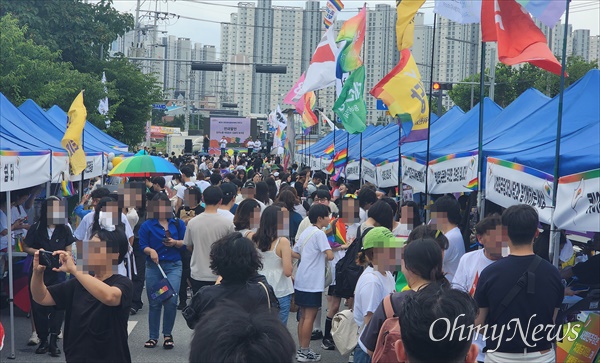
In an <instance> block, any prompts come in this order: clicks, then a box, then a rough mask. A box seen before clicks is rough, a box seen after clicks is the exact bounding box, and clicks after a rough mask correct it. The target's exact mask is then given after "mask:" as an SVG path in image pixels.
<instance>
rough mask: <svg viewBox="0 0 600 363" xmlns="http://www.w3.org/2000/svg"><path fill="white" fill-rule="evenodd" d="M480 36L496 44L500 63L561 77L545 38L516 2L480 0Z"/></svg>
mask: <svg viewBox="0 0 600 363" xmlns="http://www.w3.org/2000/svg"><path fill="white" fill-rule="evenodd" d="M481 34H482V39H483V41H484V42H498V60H500V62H502V63H504V64H506V65H509V66H512V65H515V64H519V63H524V62H529V63H531V64H533V65H534V66H536V67H540V68H542V69H545V70H547V71H549V72H552V73H554V74H558V75H560V71H561V64H560V62H559V61H558V60H557V59H556V57H555V56H554V54H552V51H551V50H550V48H548V43H547V41H546V37H545V36H544V34H543V33H542V31H541V30H540V29H539V28H538V27H537V26H536V25H535V23H534V22H533V20H532V19H531V17H530V16H529V13H527V11H525V9H523V8H522V7H521V5H519V4H518V3H517V2H516V1H515V0H483V1H482V4H481Z"/></svg>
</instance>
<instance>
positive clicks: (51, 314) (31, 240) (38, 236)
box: [24, 196, 75, 357]
mask: <svg viewBox="0 0 600 363" xmlns="http://www.w3.org/2000/svg"><path fill="white" fill-rule="evenodd" d="M66 220H67V209H66V204H64V203H61V200H60V199H59V198H57V197H54V196H52V197H49V198H48V199H46V200H44V201H43V202H42V206H41V209H40V219H39V220H38V221H37V223H35V224H34V225H33V226H32V227H31V228H29V232H28V233H27V237H25V241H24V242H25V246H24V250H25V252H27V253H28V254H30V255H34V254H35V253H36V252H37V251H38V250H39V249H43V250H44V251H48V252H54V251H71V244H72V243H73V242H75V237H73V232H72V231H71V228H70V227H69V226H67V225H66V224H65V222H66ZM32 273H33V272H32ZM65 278H66V276H65V273H64V272H57V271H53V270H51V269H47V270H45V271H44V284H45V285H46V286H52V285H56V284H59V283H61V282H64V281H65ZM31 300H32V303H31V310H32V315H33V321H34V322H35V327H36V331H37V335H38V338H39V339H40V345H39V346H38V348H37V349H36V350H35V354H45V353H46V352H50V355H51V356H53V357H58V356H59V355H60V353H61V352H60V349H58V346H57V344H56V340H57V339H58V334H60V329H61V326H62V323H63V320H64V318H65V312H64V311H62V310H56V309H54V308H52V307H47V306H42V305H40V304H38V303H36V302H35V301H33V298H32V299H31ZM48 337H50V341H48Z"/></svg>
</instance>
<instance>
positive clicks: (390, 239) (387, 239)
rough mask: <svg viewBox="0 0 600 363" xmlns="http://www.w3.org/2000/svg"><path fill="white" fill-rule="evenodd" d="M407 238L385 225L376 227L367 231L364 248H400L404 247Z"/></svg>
mask: <svg viewBox="0 0 600 363" xmlns="http://www.w3.org/2000/svg"><path fill="white" fill-rule="evenodd" d="M405 243H406V240H405V239H404V238H398V237H396V236H394V234H393V233H392V232H391V231H390V230H389V229H387V228H385V227H374V228H371V230H369V232H367V234H366V235H365V238H363V247H362V249H363V250H367V249H369V248H373V247H377V248H400V247H404V244H405Z"/></svg>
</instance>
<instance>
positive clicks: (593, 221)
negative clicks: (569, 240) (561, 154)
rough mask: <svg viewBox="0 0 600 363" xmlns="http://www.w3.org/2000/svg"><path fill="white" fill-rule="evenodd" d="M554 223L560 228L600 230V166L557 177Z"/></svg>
mask: <svg viewBox="0 0 600 363" xmlns="http://www.w3.org/2000/svg"><path fill="white" fill-rule="evenodd" d="M554 224H556V226H557V227H558V228H560V229H569V230H572V231H578V232H600V169H595V170H590V171H586V172H583V173H578V174H573V175H568V176H563V177H562V178H560V179H558V194H557V196H556V211H555V212H554Z"/></svg>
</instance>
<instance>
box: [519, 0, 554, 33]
mask: <svg viewBox="0 0 600 363" xmlns="http://www.w3.org/2000/svg"><path fill="white" fill-rule="evenodd" d="M516 1H517V3H519V5H521V6H522V7H524V8H525V9H526V10H527V11H529V12H530V13H531V15H533V16H535V17H536V18H537V19H538V20H539V21H541V22H542V23H544V25H546V26H549V27H551V28H552V27H553V26H554V25H556V23H557V22H558V21H559V20H560V17H561V16H562V14H563V13H564V12H565V2H564V1H556V0H516Z"/></svg>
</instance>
